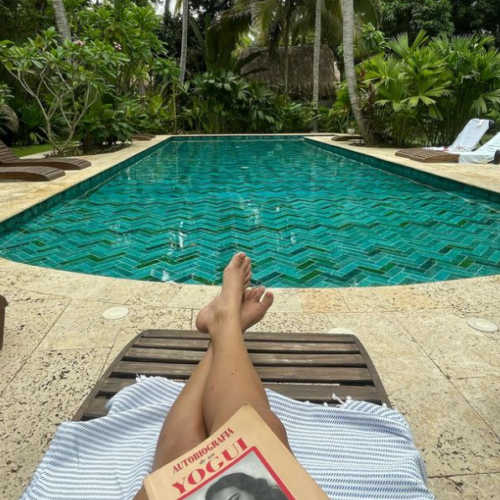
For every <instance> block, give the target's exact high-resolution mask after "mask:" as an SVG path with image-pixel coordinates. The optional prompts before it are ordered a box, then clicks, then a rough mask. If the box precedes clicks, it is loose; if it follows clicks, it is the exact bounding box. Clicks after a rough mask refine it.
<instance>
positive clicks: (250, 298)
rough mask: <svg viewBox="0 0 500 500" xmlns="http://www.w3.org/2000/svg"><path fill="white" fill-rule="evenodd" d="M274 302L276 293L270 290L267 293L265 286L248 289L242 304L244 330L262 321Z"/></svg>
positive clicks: (242, 325)
mask: <svg viewBox="0 0 500 500" xmlns="http://www.w3.org/2000/svg"><path fill="white" fill-rule="evenodd" d="M264 294H265V295H264ZM273 302H274V295H273V294H272V292H269V291H268V292H267V293H266V289H265V288H264V287H263V286H259V287H258V288H250V290H247V291H246V292H245V295H243V303H242V304H241V329H242V330H243V332H245V331H247V330H248V329H249V328H251V327H252V326H253V325H256V324H257V323H258V322H259V321H261V320H262V318H263V317H264V316H265V315H266V313H267V311H268V310H269V308H270V307H271V306H272V305H273Z"/></svg>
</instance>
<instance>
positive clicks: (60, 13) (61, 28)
mask: <svg viewBox="0 0 500 500" xmlns="http://www.w3.org/2000/svg"><path fill="white" fill-rule="evenodd" d="M52 5H53V7H54V16H55V18H56V25H57V31H58V32H59V35H60V36H61V39H62V40H63V41H64V40H69V39H70V38H71V30H70V29H69V23H68V16H66V9H65V8H64V2H63V0H52Z"/></svg>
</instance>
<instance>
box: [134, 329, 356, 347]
mask: <svg viewBox="0 0 500 500" xmlns="http://www.w3.org/2000/svg"><path fill="white" fill-rule="evenodd" d="M142 337H143V338H157V339H201V340H207V339H209V338H210V337H209V335H208V334H206V333H200V332H188V331H185V330H168V331H166V330H146V331H145V332H144V333H143V334H142ZM245 340H252V341H253V340H261V341H268V340H271V341H277V342H299V343H301V342H319V343H323V342H324V343H328V344H338V343H355V341H354V339H353V336H352V335H336V334H335V335H332V334H328V333H269V332H265V333H264V332H249V333H245Z"/></svg>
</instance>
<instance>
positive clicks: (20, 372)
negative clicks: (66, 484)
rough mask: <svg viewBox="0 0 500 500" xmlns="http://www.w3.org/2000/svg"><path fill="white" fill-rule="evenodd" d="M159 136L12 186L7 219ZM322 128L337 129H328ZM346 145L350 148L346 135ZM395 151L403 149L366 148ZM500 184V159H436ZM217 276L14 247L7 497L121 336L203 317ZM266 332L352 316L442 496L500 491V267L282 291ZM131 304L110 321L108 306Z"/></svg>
mask: <svg viewBox="0 0 500 500" xmlns="http://www.w3.org/2000/svg"><path fill="white" fill-rule="evenodd" d="M161 139H163V138H158V139H156V140H155V141H150V142H144V143H134V145H133V146H131V147H130V148H127V149H124V150H122V151H120V152H117V153H114V154H109V155H100V156H97V157H92V158H90V159H91V161H92V162H93V166H92V167H91V168H89V169H87V170H84V171H81V172H68V173H67V175H66V176H65V177H64V178H62V179H59V180H57V181H54V182H52V183H47V184H43V185H42V184H30V183H10V184H0V220H3V219H5V218H8V217H10V216H12V215H14V214H15V213H18V212H19V211H22V210H24V209H26V208H27V207H28V206H30V205H32V204H34V203H38V202H40V201H42V200H43V199H45V198H47V197H48V196H52V195H53V194H55V193H57V192H59V191H61V190H63V189H66V188H68V187H69V186H71V185H73V184H76V183H77V182H79V181H80V180H83V179H86V178H88V177H90V176H92V175H95V174H96V173H98V172H101V171H102V170H105V169H107V168H110V167H111V166H112V165H114V164H116V163H117V162H119V161H122V160H124V159H126V158H128V157H129V156H131V155H132V154H134V153H135V152H139V151H141V150H142V149H144V148H147V147H149V146H151V145H152V144H154V143H155V142H156V141H159V140H161ZM315 140H320V141H328V139H326V138H318V139H315ZM342 147H349V146H345V145H342ZM354 148H355V149H356V150H357V151H362V152H365V153H368V154H373V155H374V156H378V155H381V156H387V158H388V159H393V160H394V151H393V150H388V149H387V150H386V149H371V148H359V147H354ZM397 161H398V162H399V163H401V164H405V165H408V166H411V167H413V168H422V169H425V170H426V171H431V172H436V173H439V174H440V175H446V176H447V177H449V178H454V179H456V180H461V181H463V182H470V183H471V184H474V185H476V186H479V187H486V188H489V189H494V190H497V191H499V192H500V167H494V166H477V165H474V166H472V165H432V166H431V165H422V164H417V163H414V162H411V161H409V160H407V161H404V160H401V161H400V159H397ZM218 290H219V289H218V288H217V287H205V286H194V285H176V284H166V283H165V284H163V283H147V282H137V281H132V280H118V279H112V278H105V277H98V276H88V275H82V274H76V273H66V272H61V271H54V270H50V269H43V268H37V267H32V266H27V265H24V264H18V263H14V262H10V261H7V260H4V259H0V293H1V294H3V295H5V296H6V297H7V298H8V300H9V302H10V305H9V306H8V308H7V324H6V337H5V344H4V348H3V350H2V351H0V373H1V377H0V396H1V399H0V442H1V449H2V454H1V456H2V461H1V462H0V498H1V499H2V500H15V499H17V498H18V497H19V496H20V494H21V492H22V490H23V489H24V487H25V486H26V485H27V483H28V482H29V479H30V477H31V475H32V473H33V471H34V470H35V468H36V466H37V465H38V463H39V461H40V459H41V457H42V455H43V453H44V451H45V450H46V448H47V446H48V444H49V442H50V440H51V438H52V437H53V434H54V432H55V430H56V427H57V425H58V424H59V423H60V422H62V421H64V420H67V419H69V418H71V416H72V415H73V414H74V412H75V411H76V409H77V408H78V407H79V405H80V403H81V402H82V401H83V399H84V398H85V397H86V395H87V394H88V393H89V392H90V390H91V388H92V386H93V385H94V384H95V383H96V381H97V380H98V378H99V377H100V375H101V373H102V372H103V370H104V369H105V368H106V367H107V366H108V365H109V363H110V362H111V361H112V359H113V358H114V357H115V356H116V354H117V353H118V352H119V351H120V350H121V348H122V347H123V346H124V345H125V344H126V343H127V342H129V340H130V339H131V338H132V337H133V336H135V335H136V334H137V333H138V332H140V331H141V330H144V329H146V328H164V329H167V328H170V329H192V328H193V326H194V325H193V321H194V318H195V316H196V314H197V311H198V309H199V308H200V307H201V306H202V305H203V304H205V303H207V302H208V301H209V300H210V299H212V298H213V297H214V296H215V295H216V294H217V293H218ZM275 294H276V296H277V300H276V302H275V304H274V305H273V307H272V309H271V311H270V312H269V314H268V315H267V317H266V318H265V319H264V321H263V322H262V323H261V324H259V325H257V327H256V329H257V330H260V331H275V332H282V333H287V332H292V331H297V332H327V331H329V330H330V329H332V328H337V327H344V328H349V329H351V330H353V331H354V332H355V333H356V334H357V335H358V337H359V338H360V339H361V341H362V342H363V343H364V344H365V346H366V348H367V349H368V351H369V353H370V355H371V356H372V359H373V361H374V363H375V365H376V367H377V369H378V370H379V373H380V375H381V377H382V380H383V382H384V384H385V386H386V388H387V391H388V394H389V397H390V399H391V401H392V402H393V404H394V406H396V407H397V408H398V409H399V410H400V411H401V412H402V413H403V414H404V415H405V416H406V418H407V419H408V421H409V422H410V424H411V427H412V429H413V432H414V436H415V440H416V443H417V445H418V446H419V448H420V449H421V450H422V453H423V454H424V457H425V459H426V462H427V466H428V470H429V475H430V477H431V481H430V484H431V488H432V490H433V491H434V493H435V494H436V496H437V498H439V499H446V500H448V499H461V500H462V499H465V500H469V499H470V500H472V499H494V498H498V491H500V334H499V333H498V332H497V333H493V334H484V333H479V332H477V331H475V330H473V329H471V328H470V327H468V326H467V323H466V320H467V319H468V318H471V317H481V318H486V319H489V320H491V321H494V322H495V323H497V324H500V276H495V277H487V278H474V279H468V280H457V281H449V282H439V283H431V284H423V285H415V286H397V287H382V288H357V289H356V288H345V289H302V290H299V289H278V290H275ZM115 305H126V306H127V307H128V308H129V309H130V314H129V315H128V316H127V317H125V318H124V319H121V320H115V321H109V320H105V319H103V318H102V313H103V311H104V310H106V309H107V308H109V307H113V306H115Z"/></svg>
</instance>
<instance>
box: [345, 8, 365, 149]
mask: <svg viewBox="0 0 500 500" xmlns="http://www.w3.org/2000/svg"><path fill="white" fill-rule="evenodd" d="M342 14H343V35H344V37H343V38H344V68H345V77H346V81H347V90H348V92H349V99H350V101H351V108H352V112H353V114H354V118H356V122H357V123H358V127H359V131H360V132H361V135H362V136H363V139H364V141H365V143H366V144H371V142H372V136H371V133H370V131H369V128H368V124H367V123H366V120H365V117H364V116H363V111H362V110H361V103H360V99H359V94H358V85H357V80H356V68H355V65H354V6H353V0H343V9H342Z"/></svg>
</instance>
